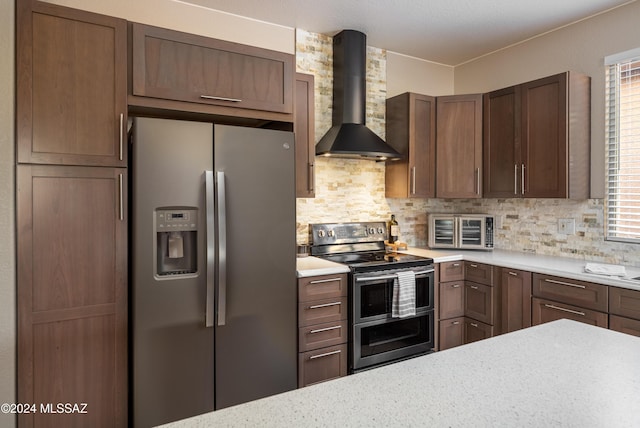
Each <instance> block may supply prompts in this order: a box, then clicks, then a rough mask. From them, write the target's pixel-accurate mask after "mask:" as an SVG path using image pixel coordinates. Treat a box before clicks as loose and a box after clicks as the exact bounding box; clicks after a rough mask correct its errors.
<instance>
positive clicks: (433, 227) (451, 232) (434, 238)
mask: <svg viewBox="0 0 640 428" xmlns="http://www.w3.org/2000/svg"><path fill="white" fill-rule="evenodd" d="M457 242H458V222H457V218H456V217H454V216H432V217H431V218H430V222H429V247H431V248H456V247H457Z"/></svg>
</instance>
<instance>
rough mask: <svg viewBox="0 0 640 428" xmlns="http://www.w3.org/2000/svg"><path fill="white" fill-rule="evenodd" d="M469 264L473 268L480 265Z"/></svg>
mask: <svg viewBox="0 0 640 428" xmlns="http://www.w3.org/2000/svg"><path fill="white" fill-rule="evenodd" d="M469 266H471V267H472V268H477V267H478V265H476V264H473V263H471V264H469Z"/></svg>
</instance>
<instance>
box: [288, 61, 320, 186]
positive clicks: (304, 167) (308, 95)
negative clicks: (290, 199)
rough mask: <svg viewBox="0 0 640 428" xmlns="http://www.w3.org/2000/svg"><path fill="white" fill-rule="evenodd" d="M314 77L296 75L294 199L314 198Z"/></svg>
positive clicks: (301, 74) (310, 75)
mask: <svg viewBox="0 0 640 428" xmlns="http://www.w3.org/2000/svg"><path fill="white" fill-rule="evenodd" d="M313 85H314V77H313V75H312V74H303V73H296V91H295V111H294V116H293V124H294V127H293V130H294V133H295V136H296V197H298V198H313V197H315V170H314V168H315V159H316V145H315V117H314V114H315V113H314V112H315V110H314V91H313Z"/></svg>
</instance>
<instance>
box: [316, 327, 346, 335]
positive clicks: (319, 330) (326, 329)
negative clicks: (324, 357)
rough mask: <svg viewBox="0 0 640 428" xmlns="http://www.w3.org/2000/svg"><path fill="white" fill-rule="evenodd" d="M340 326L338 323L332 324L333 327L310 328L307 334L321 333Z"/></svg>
mask: <svg viewBox="0 0 640 428" xmlns="http://www.w3.org/2000/svg"><path fill="white" fill-rule="evenodd" d="M341 327H342V326H340V325H334V326H333V327H327V328H319V329H316V330H311V331H310V332H309V334H315V333H322V332H324V331H331V330H337V329H339V328H341Z"/></svg>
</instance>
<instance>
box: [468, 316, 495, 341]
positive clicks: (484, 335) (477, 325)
mask: <svg viewBox="0 0 640 428" xmlns="http://www.w3.org/2000/svg"><path fill="white" fill-rule="evenodd" d="M491 336H493V326H491V325H489V324H485V323H483V322H480V321H476V320H474V319H470V318H465V320H464V343H471V342H476V341H478V340H483V339H488V338H490V337H491Z"/></svg>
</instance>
